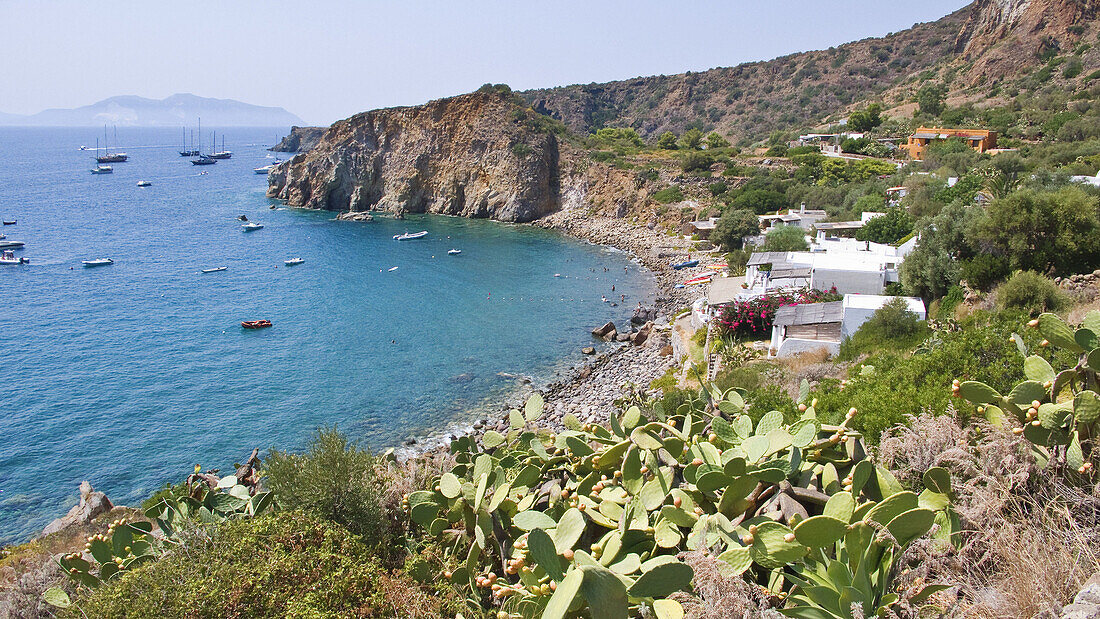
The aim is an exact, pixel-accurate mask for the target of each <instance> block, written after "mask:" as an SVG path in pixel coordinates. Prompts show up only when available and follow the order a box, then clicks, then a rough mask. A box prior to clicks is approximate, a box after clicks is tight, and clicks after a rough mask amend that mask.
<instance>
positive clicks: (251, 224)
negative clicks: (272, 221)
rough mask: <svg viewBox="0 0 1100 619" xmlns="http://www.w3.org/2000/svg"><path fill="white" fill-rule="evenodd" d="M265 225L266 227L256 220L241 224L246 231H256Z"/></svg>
mask: <svg viewBox="0 0 1100 619" xmlns="http://www.w3.org/2000/svg"><path fill="white" fill-rule="evenodd" d="M263 227H264V225H263V224H258V223H256V222H254V221H250V222H248V223H246V224H245V225H243V226H241V230H244V231H245V232H255V231H257V230H259V229H260V228H263Z"/></svg>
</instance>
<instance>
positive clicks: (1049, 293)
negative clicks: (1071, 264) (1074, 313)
mask: <svg viewBox="0 0 1100 619" xmlns="http://www.w3.org/2000/svg"><path fill="white" fill-rule="evenodd" d="M997 305H998V306H999V307H1001V308H1002V309H1019V310H1024V311H1026V312H1028V313H1030V314H1038V313H1040V312H1049V311H1057V310H1059V309H1061V308H1063V307H1065V305H1066V298H1065V296H1064V295H1063V294H1062V292H1061V291H1060V290H1058V286H1057V285H1055V283H1054V282H1052V281H1051V280H1049V279H1047V278H1045V277H1043V276H1042V275H1039V274H1038V273H1036V272H1034V271H1020V272H1018V273H1015V274H1014V275H1013V276H1012V277H1010V278H1009V279H1008V281H1007V282H1005V283H1003V284H1001V285H1000V286H999V287H997Z"/></svg>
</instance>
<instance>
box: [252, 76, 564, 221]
mask: <svg viewBox="0 0 1100 619" xmlns="http://www.w3.org/2000/svg"><path fill="white" fill-rule="evenodd" d="M529 114H530V115H533V114H534V113H533V112H529V111H525V110H524V109H523V108H522V107H520V106H518V105H517V104H516V102H515V100H514V99H513V98H512V97H511V96H509V95H503V94H499V93H493V92H489V93H486V92H478V93H472V94H468V95H462V96H458V97H452V98H449V99H440V100H437V101H431V102H429V103H426V104H424V105H419V106H414V107H403V108H390V109H384V110H374V111H371V112H364V113H362V114H358V115H356V116H353V117H351V118H349V119H347V120H342V121H340V122H337V123H335V124H334V125H332V126H331V127H329V128H328V130H326V131H325V133H324V135H323V136H322V137H321V139H320V141H319V142H318V144H317V145H316V146H315V147H314V148H313V149H311V150H310V151H309V152H307V153H304V154H300V155H298V156H296V157H295V158H294V159H292V160H291V161H288V162H286V163H284V164H282V165H280V166H279V167H278V168H276V169H275V170H274V171H273V172H272V173H271V175H270V176H269V178H268V184H269V186H268V194H267V195H268V196H269V197H273V198H279V199H282V200H286V201H287V204H289V205H290V206H297V207H305V208H316V209H325V210H332V211H366V210H386V211H391V212H394V213H403V212H413V213H425V212H426V213H438V214H444V215H459V216H463V217H488V218H492V219H498V220H502V221H515V222H527V221H531V220H534V219H537V218H539V217H541V216H543V215H546V214H548V213H551V212H553V211H555V210H557V208H558V207H559V204H560V197H559V195H560V187H559V183H560V180H559V170H558V156H559V153H558V142H557V139H556V138H555V137H554V136H553V135H552V134H549V133H540V132H537V131H534V130H532V129H531V128H530V126H529V123H528V120H527V119H528V115H529Z"/></svg>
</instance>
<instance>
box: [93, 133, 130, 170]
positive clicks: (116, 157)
mask: <svg viewBox="0 0 1100 619" xmlns="http://www.w3.org/2000/svg"><path fill="white" fill-rule="evenodd" d="M129 158H130V156H129V155H127V154H126V153H114V154H111V152H110V151H108V150H107V125H103V156H102V157H96V158H95V161H96V163H122V162H123V161H126V160H127V159H129Z"/></svg>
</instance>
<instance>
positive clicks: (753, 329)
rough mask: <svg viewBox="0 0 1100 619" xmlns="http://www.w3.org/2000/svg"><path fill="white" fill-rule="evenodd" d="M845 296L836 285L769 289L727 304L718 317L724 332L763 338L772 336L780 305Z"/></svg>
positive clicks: (725, 333)
mask: <svg viewBox="0 0 1100 619" xmlns="http://www.w3.org/2000/svg"><path fill="white" fill-rule="evenodd" d="M841 298H843V297H842V296H841V295H839V294H837V291H836V287H835V286H834V287H833V288H831V289H829V290H828V291H822V290H813V289H810V288H802V289H800V290H784V291H775V292H769V293H765V294H763V295H762V296H759V297H756V298H754V299H750V300H748V301H733V302H732V303H729V304H727V305H726V306H725V308H723V309H722V313H721V314H720V315H719V316H718V318H717V320H718V324H719V325H720V329H721V331H722V334H723V335H727V334H729V335H734V336H737V337H747V338H750V339H759V338H762V337H767V336H768V334H769V332H770V331H771V329H772V323H773V322H775V312H776V311H777V310H778V309H779V308H781V307H784V306H788V305H798V304H800V303H825V302H827V301H839V300H840V299H841Z"/></svg>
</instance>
